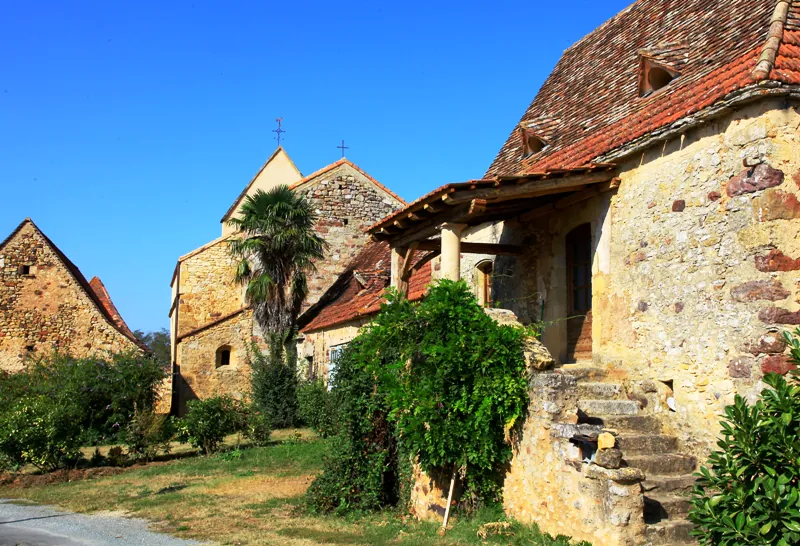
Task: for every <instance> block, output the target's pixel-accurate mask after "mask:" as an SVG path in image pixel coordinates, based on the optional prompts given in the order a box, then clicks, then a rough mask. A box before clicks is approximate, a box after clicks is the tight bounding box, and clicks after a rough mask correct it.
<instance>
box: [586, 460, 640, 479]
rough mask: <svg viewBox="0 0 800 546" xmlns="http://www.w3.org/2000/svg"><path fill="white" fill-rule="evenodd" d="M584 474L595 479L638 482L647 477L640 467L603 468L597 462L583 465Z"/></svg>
mask: <svg viewBox="0 0 800 546" xmlns="http://www.w3.org/2000/svg"><path fill="white" fill-rule="evenodd" d="M583 475H584V476H586V477H587V478H591V479H594V480H611V481H614V482H617V483H636V482H641V481H642V480H644V478H645V474H644V472H643V471H642V470H640V469H638V468H631V467H627V468H603V467H602V466H598V465H596V464H588V465H583Z"/></svg>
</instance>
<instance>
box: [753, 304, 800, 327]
mask: <svg viewBox="0 0 800 546" xmlns="http://www.w3.org/2000/svg"><path fill="white" fill-rule="evenodd" d="M758 318H759V319H760V320H761V321H762V322H766V323H767V324H791V325H798V324H800V311H789V310H788V309H783V308H781V307H767V308H766V309H762V310H761V311H760V312H759V313H758Z"/></svg>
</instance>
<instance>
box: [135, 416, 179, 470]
mask: <svg viewBox="0 0 800 546" xmlns="http://www.w3.org/2000/svg"><path fill="white" fill-rule="evenodd" d="M174 435H175V429H174V427H173V424H172V419H171V418H170V416H169V415H164V414H158V413H155V412H154V411H153V410H141V411H140V410H139V409H138V408H137V409H136V410H135V411H134V414H133V419H131V420H130V422H129V423H128V426H127V427H125V434H124V435H123V442H124V443H125V445H126V446H127V447H128V455H129V456H130V457H131V458H132V459H143V460H145V461H152V460H153V459H155V457H156V455H158V453H159V452H162V453H169V451H170V442H171V441H172V438H173V436H174Z"/></svg>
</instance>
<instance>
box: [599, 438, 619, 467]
mask: <svg viewBox="0 0 800 546" xmlns="http://www.w3.org/2000/svg"><path fill="white" fill-rule="evenodd" d="M616 443H617V440H616V438H614V435H613V434H611V433H610V432H604V433H602V434H601V435H600V436H598V437H597V449H599V450H601V451H602V450H606V449H611V448H613V447H614V446H615V445H616ZM601 466H604V465H601ZM606 468H610V467H606Z"/></svg>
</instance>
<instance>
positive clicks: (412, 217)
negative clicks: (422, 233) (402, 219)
mask: <svg viewBox="0 0 800 546" xmlns="http://www.w3.org/2000/svg"><path fill="white" fill-rule="evenodd" d="M408 219H409V220H411V221H412V222H419V221H420V220H423V219H424V218H423V217H422V216H419V215H418V214H416V213H413V212H409V213H408Z"/></svg>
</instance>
